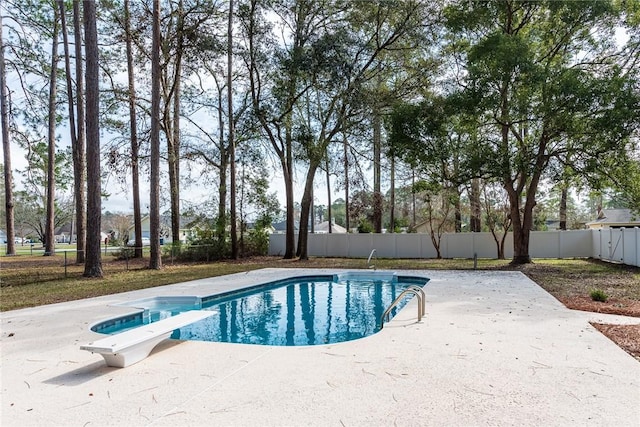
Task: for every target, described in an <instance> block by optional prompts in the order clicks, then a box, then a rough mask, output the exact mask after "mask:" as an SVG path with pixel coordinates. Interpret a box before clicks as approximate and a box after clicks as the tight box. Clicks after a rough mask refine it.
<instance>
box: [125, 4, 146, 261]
mask: <svg viewBox="0 0 640 427" xmlns="http://www.w3.org/2000/svg"><path fill="white" fill-rule="evenodd" d="M124 15H125V17H124V19H125V21H124V22H125V33H126V47H127V77H128V82H129V97H128V98H129V133H130V138H131V184H132V188H131V191H132V193H133V194H132V197H133V229H134V239H135V242H136V243H135V249H134V251H135V252H134V256H135V257H136V258H142V256H143V250H142V212H141V209H140V168H139V160H140V158H139V147H138V124H137V114H136V89H135V76H134V71H133V43H132V34H131V15H130V12H129V0H125V1H124Z"/></svg>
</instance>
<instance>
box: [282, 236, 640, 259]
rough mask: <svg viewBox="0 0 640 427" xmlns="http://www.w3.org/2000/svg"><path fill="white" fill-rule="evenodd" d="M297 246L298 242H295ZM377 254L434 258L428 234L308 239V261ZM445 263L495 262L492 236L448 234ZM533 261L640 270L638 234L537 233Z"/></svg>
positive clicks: (509, 247) (508, 253) (508, 251)
mask: <svg viewBox="0 0 640 427" xmlns="http://www.w3.org/2000/svg"><path fill="white" fill-rule="evenodd" d="M296 242H297V236H296ZM284 249H285V235H284V234H272V235H271V237H270V238H269V255H282V254H283V253H284ZM373 249H375V250H376V256H378V257H380V258H435V257H436V255H437V253H436V250H435V247H434V245H433V243H432V242H431V237H430V236H429V235H428V234H395V233H394V234H373V233H371V234H309V248H308V250H309V256H317V257H345V258H367V257H368V256H369V254H370V253H371V251H372V250H373ZM440 252H441V254H442V257H443V258H473V257H474V256H477V257H478V258H497V256H498V251H497V246H496V243H495V241H494V239H493V236H492V235H491V233H447V234H445V235H443V236H442V240H441V244H440ZM529 254H530V255H531V257H532V258H586V257H593V258H598V259H602V260H606V261H612V262H621V263H624V264H628V265H635V266H640V228H637V227H636V228H617V229H602V230H571V231H533V232H531V237H530V241H529ZM505 257H506V258H507V259H508V258H511V257H513V235H512V234H511V233H509V234H508V235H507V239H506V241H505Z"/></svg>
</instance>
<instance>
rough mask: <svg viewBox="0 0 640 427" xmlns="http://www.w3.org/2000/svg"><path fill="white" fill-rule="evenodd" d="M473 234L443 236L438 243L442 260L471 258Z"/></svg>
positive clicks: (448, 234)
mask: <svg viewBox="0 0 640 427" xmlns="http://www.w3.org/2000/svg"><path fill="white" fill-rule="evenodd" d="M466 234H469V236H466ZM474 234H476V233H447V234H445V235H444V236H442V240H441V242H440V253H441V254H442V256H443V257H444V258H473V254H474V247H473V246H474V245H473V240H474V239H475V236H474Z"/></svg>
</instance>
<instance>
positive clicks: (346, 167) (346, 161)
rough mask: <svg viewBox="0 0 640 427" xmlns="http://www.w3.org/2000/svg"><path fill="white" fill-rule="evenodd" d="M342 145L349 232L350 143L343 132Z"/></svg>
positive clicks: (345, 205)
mask: <svg viewBox="0 0 640 427" xmlns="http://www.w3.org/2000/svg"><path fill="white" fill-rule="evenodd" d="M342 145H343V149H344V216H345V224H346V226H347V233H350V232H351V224H350V221H349V157H348V154H349V143H348V142H347V135H346V134H345V133H343V134H342Z"/></svg>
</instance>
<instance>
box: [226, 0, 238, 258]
mask: <svg viewBox="0 0 640 427" xmlns="http://www.w3.org/2000/svg"><path fill="white" fill-rule="evenodd" d="M232 74H233V0H229V26H228V28H227V100H228V109H229V113H228V114H229V161H230V163H231V170H230V171H229V175H230V178H231V189H230V190H231V191H230V196H231V201H230V202H231V203H230V204H231V215H230V216H231V258H232V259H237V258H238V231H237V219H236V143H235V140H234V137H235V134H234V123H233V86H232V82H233V80H232V79H233V75H232Z"/></svg>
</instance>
